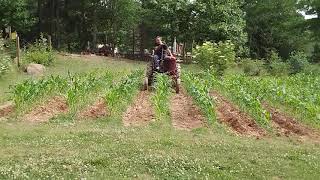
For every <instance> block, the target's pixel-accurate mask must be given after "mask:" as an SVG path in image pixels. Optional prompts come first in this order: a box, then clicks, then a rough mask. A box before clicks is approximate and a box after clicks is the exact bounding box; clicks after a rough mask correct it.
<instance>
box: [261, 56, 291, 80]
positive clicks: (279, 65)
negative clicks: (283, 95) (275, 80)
mask: <svg viewBox="0 0 320 180" xmlns="http://www.w3.org/2000/svg"><path fill="white" fill-rule="evenodd" d="M267 69H268V72H269V73H270V74H271V75H274V76H283V75H288V74H289V69H290V67H289V65H288V64H287V63H285V62H283V60H282V59H281V57H280V56H279V54H278V53H277V52H275V51H271V55H270V58H269V59H268V60H267Z"/></svg>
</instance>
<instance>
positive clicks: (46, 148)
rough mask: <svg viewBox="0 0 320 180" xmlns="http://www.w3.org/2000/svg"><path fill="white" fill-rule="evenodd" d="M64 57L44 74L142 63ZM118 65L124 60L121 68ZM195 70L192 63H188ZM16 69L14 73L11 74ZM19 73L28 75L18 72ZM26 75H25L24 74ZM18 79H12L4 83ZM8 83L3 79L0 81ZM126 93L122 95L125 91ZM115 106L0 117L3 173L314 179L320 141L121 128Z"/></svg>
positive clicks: (31, 176) (4, 176)
mask: <svg viewBox="0 0 320 180" xmlns="http://www.w3.org/2000/svg"><path fill="white" fill-rule="evenodd" d="M60 58H61V59H60V60H58V62H57V63H56V64H55V66H53V67H50V68H49V69H48V72H47V74H48V75H49V74H60V75H66V74H67V72H66V71H67V70H69V71H71V72H73V73H74V72H87V71H90V70H92V69H95V68H106V69H108V70H110V71H112V70H113V71H114V72H118V71H126V70H128V71H129V70H132V69H136V68H141V67H144V64H143V63H134V62H131V61H121V62H117V61H111V60H108V59H105V58H97V59H96V58H94V59H93V60H92V59H91V58H90V59H91V60H90V61H89V60H88V59H80V58H78V59H65V60H63V58H66V57H60ZM120 67H121V68H120ZM186 68H190V70H191V71H192V70H193V67H192V66H190V67H188V66H187V67H186ZM8 76H11V78H12V77H14V74H11V75H8ZM16 77H20V78H21V79H23V78H25V75H21V74H16ZM27 78H28V77H27ZM12 82H15V83H17V82H18V81H15V80H14V79H13V80H11V82H10V81H8V82H7V84H12ZM0 83H1V88H0V89H5V88H4V87H3V86H2V85H4V84H5V83H4V80H1V81H0ZM122 98H124V97H122ZM128 105H129V104H128V103H123V104H122V105H121V107H118V108H117V109H116V113H113V114H112V116H110V117H107V118H101V119H98V120H86V119H82V120H80V121H73V119H72V118H73V117H70V116H60V117H57V118H55V119H53V120H51V121H50V122H48V123H45V124H30V123H26V122H18V121H16V120H15V119H11V120H9V121H6V122H3V121H0V179H81V178H83V179H86V178H87V179H318V177H319V176H320V172H319V169H320V163H319V162H320V144H315V142H311V141H308V140H305V141H303V142H299V141H298V140H297V138H294V137H291V138H286V137H283V138H282V137H273V136H270V137H264V138H262V139H260V140H257V139H255V138H250V137H238V136H234V135H232V134H231V133H228V132H226V131H225V130H223V129H221V128H219V127H216V126H213V127H210V128H201V129H197V130H194V131H191V132H188V131H178V130H175V129H173V128H172V127H171V126H169V125H163V124H164V123H166V124H167V123H168V122H165V121H159V122H157V123H153V124H151V125H150V126H147V127H141V128H130V127H129V128H126V127H123V125H122V119H121V117H122V115H123V112H124V111H125V110H126V107H127V106H128Z"/></svg>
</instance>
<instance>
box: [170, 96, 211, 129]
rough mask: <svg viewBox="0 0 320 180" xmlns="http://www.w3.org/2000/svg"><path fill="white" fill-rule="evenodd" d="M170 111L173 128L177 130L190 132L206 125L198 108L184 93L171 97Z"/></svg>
mask: <svg viewBox="0 0 320 180" xmlns="http://www.w3.org/2000/svg"><path fill="white" fill-rule="evenodd" d="M170 110H171V119H172V124H173V127H175V128H177V129H181V130H192V129H196V128H201V127H205V126H206V125H207V124H206V120H205V118H204V117H203V115H202V113H201V110H200V108H198V107H197V106H196V105H195V104H194V103H193V100H192V98H191V97H189V96H188V95H186V93H185V92H184V91H181V93H180V94H175V95H174V96H173V97H172V99H171V103H170Z"/></svg>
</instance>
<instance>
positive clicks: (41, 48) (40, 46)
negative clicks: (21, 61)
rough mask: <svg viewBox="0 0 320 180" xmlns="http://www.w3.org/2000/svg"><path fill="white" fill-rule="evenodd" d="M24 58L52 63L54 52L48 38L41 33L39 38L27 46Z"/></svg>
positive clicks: (27, 60) (39, 62) (31, 61)
mask: <svg viewBox="0 0 320 180" xmlns="http://www.w3.org/2000/svg"><path fill="white" fill-rule="evenodd" d="M24 58H25V61H26V62H29V63H37V64H42V65H46V66H48V65H50V64H52V63H53V61H54V59H55V53H54V52H53V50H52V48H51V47H50V45H49V44H48V40H47V39H46V38H45V37H44V36H43V35H41V37H40V39H38V40H37V41H36V42H35V43H34V44H32V45H30V46H29V48H28V50H27V52H26V54H25V56H24Z"/></svg>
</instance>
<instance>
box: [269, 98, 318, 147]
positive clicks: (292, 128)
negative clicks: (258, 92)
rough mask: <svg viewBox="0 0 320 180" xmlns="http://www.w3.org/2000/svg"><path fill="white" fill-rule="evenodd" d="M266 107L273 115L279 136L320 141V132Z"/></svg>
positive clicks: (272, 118) (273, 122)
mask: <svg viewBox="0 0 320 180" xmlns="http://www.w3.org/2000/svg"><path fill="white" fill-rule="evenodd" d="M264 107H265V108H266V110H268V111H269V112H270V113H271V120H272V125H273V126H274V127H275V128H276V129H277V132H278V135H284V136H290V135H297V136H304V137H309V138H311V139H318V140H320V135H319V132H316V131H315V130H313V129H311V128H309V127H307V126H305V125H303V124H301V123H299V122H298V121H297V120H296V119H294V118H293V117H290V116H288V115H286V114H285V113H283V112H280V111H279V110H277V109H276V108H273V107H271V106H270V105H268V104H264ZM319 142H320V141H319Z"/></svg>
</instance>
